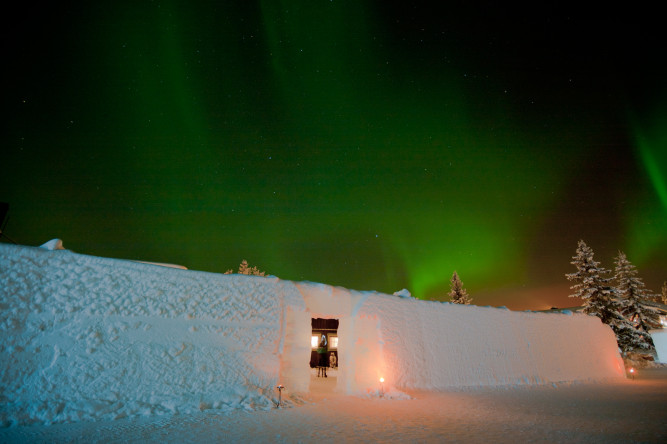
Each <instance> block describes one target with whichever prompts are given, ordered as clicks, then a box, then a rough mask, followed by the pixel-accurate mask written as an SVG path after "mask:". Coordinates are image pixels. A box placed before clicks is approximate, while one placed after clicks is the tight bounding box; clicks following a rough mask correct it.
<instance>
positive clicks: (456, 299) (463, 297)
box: [449, 271, 472, 305]
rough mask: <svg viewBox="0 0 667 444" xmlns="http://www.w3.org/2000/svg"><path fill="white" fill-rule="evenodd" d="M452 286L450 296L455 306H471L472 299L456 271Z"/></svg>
mask: <svg viewBox="0 0 667 444" xmlns="http://www.w3.org/2000/svg"><path fill="white" fill-rule="evenodd" d="M451 282H452V285H451V290H450V291H449V296H450V297H451V298H452V302H453V303H455V304H464V305H469V304H470V303H471V302H472V298H471V297H470V296H468V292H467V291H466V290H465V288H463V282H461V279H459V275H458V274H456V271H455V272H454V274H453V275H452V280H451Z"/></svg>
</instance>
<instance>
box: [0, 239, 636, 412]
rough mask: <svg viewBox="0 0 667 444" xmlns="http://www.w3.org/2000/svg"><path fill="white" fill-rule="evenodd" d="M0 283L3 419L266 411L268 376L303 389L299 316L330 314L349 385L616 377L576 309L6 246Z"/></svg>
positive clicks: (305, 370)
mask: <svg viewBox="0 0 667 444" xmlns="http://www.w3.org/2000/svg"><path fill="white" fill-rule="evenodd" d="M0 292H1V294H0V296H1V299H0V353H1V354H2V360H1V361H0V421H1V422H2V424H4V425H10V424H28V423H31V422H41V423H51V422H62V421H76V420H82V419H115V418H121V417H124V416H134V415H152V414H160V413H173V412H182V413H189V412H193V411H198V410H205V409H231V408H234V409H238V408H243V409H268V408H272V407H273V405H274V402H275V401H276V398H277V392H276V390H275V386H276V385H277V384H278V383H280V384H283V385H285V386H286V387H287V390H286V392H283V399H285V396H290V395H291V394H294V393H299V392H306V391H308V390H309V387H310V368H309V365H308V362H309V360H310V353H311V349H310V336H311V333H312V330H311V318H335V319H339V327H338V332H337V334H338V362H339V368H338V372H337V373H338V376H337V378H336V379H337V387H336V390H337V391H340V392H343V393H348V394H352V393H356V394H359V393H365V394H371V395H373V394H374V393H379V392H383V393H385V394H392V396H390V397H399V398H400V396H394V394H396V393H398V394H400V393H399V392H397V391H396V390H397V389H398V390H400V389H412V388H414V389H444V388H448V387H458V386H476V385H477V386H479V385H506V384H540V383H550V382H561V381H580V380H602V379H609V378H623V377H624V370H623V363H622V360H621V358H620V355H619V353H618V348H617V346H616V341H615V339H614V335H613V333H612V331H611V329H610V328H608V327H607V326H604V325H602V324H601V323H600V321H599V320H598V318H595V317H590V316H586V315H580V314H546V313H530V312H512V311H509V310H507V309H495V308H490V307H476V306H461V305H454V304H447V303H444V304H443V303H438V302H425V301H419V300H416V299H413V298H411V297H408V293H407V292H405V291H403V292H399V293H398V294H397V295H394V296H391V295H386V294H381V293H376V292H358V291H354V290H348V289H345V288H340V287H332V286H329V285H324V284H316V283H309V282H300V283H295V282H290V281H283V280H280V279H278V278H275V277H270V278H264V277H257V276H245V275H223V274H216V273H204V272H197V271H189V270H181V269H175V268H167V267H164V266H157V265H151V264H147V263H138V262H133V261H123V260H116V259H107V258H100V257H93V256H86V255H81V254H76V253H73V252H71V251H67V250H59V249H54V250H49V249H44V248H31V247H20V246H13V245H2V244H0ZM380 378H384V380H385V382H384V383H383V384H380V382H379V380H380Z"/></svg>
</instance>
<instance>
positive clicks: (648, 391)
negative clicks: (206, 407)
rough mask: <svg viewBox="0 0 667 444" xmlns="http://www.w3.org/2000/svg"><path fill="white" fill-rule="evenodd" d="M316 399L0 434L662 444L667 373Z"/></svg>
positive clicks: (5, 437) (72, 438)
mask: <svg viewBox="0 0 667 444" xmlns="http://www.w3.org/2000/svg"><path fill="white" fill-rule="evenodd" d="M410 395H411V396H412V399H405V400H387V399H379V398H359V397H354V396H344V395H336V394H333V393H323V392H319V393H313V395H312V398H311V399H310V400H309V402H307V403H305V404H303V405H301V406H296V407H292V408H284V409H273V410H271V411H258V412H242V411H236V412H230V413H214V412H212V411H206V412H201V413H195V414H188V415H170V416H163V417H157V418H156V417H152V418H135V419H129V418H128V419H122V420H117V421H103V422H86V423H75V424H55V425H51V426H44V425H34V426H25V427H13V428H8V429H0V442H12V443H40V442H50V443H53V442H87V443H95V442H100V443H101V442H104V443H113V442H119V443H120V442H122V443H131V442H136V443H160V444H166V443H180V442H195V443H196V442H266V443H268V442H271V443H283V442H284V443H291V442H322V443H329V442H331V443H333V442H337V443H338V442H465V443H470V442H493V443H503V442H507V443H516V442H549V443H558V442H561V443H605V444H607V443H629V442H642V443H664V442H667V427H666V425H667V369H666V368H662V369H650V370H640V371H639V372H638V374H637V376H636V379H634V380H633V379H628V380H623V381H618V382H609V383H604V384H579V383H573V384H563V385H558V386H556V387H554V386H517V387H507V388H490V387H478V388H474V389H460V390H451V391H446V392H426V391H415V392H410Z"/></svg>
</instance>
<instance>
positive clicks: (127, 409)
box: [0, 245, 303, 424]
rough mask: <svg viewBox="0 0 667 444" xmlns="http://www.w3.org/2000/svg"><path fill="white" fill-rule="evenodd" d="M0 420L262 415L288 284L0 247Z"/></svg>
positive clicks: (275, 365) (296, 300) (290, 296)
mask: <svg viewBox="0 0 667 444" xmlns="http://www.w3.org/2000/svg"><path fill="white" fill-rule="evenodd" d="M0 270H1V271H0V288H1V289H2V292H3V294H2V299H1V300H2V302H1V304H2V305H1V307H0V308H1V312H0V335H1V338H2V344H1V345H0V353H2V362H1V363H0V375H1V376H2V380H1V382H0V384H1V385H0V419H1V420H2V423H3V424H13V423H30V422H34V421H36V422H46V423H48V422H60V421H72V420H81V419H91V418H104V419H110V418H121V417H123V416H126V415H137V414H140V415H147V414H160V413H173V412H181V413H183V412H192V411H199V410H205V409H211V408H214V409H225V408H239V407H240V408H248V409H257V408H271V407H272V405H273V401H272V398H273V397H274V393H273V390H272V387H273V386H274V385H275V383H276V381H277V378H278V370H279V360H278V359H277V353H278V347H279V346H280V342H279V338H280V334H281V328H283V322H284V320H283V317H282V314H283V313H284V312H285V310H283V306H284V305H285V304H290V303H291V304H296V305H299V304H301V305H303V302H302V300H301V299H300V296H299V294H298V292H296V290H295V289H294V285H293V284H292V283H290V282H285V281H279V280H278V279H275V278H272V279H267V278H259V277H252V276H239V275H223V274H213V273H202V272H196V271H185V270H176V269H172V268H165V267H160V266H155V265H148V264H142V263H136V262H131V261H122V260H114V259H106V258H97V257H92V256H84V255H79V254H75V253H72V252H70V251H47V250H44V249H39V248H30V247H14V246H5V245H2V246H0Z"/></svg>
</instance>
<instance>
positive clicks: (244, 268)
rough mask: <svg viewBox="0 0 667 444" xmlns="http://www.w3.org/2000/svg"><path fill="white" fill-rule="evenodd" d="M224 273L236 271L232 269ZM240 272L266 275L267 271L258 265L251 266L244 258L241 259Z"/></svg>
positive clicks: (251, 274)
mask: <svg viewBox="0 0 667 444" xmlns="http://www.w3.org/2000/svg"><path fill="white" fill-rule="evenodd" d="M224 274H234V272H233V271H232V270H231V269H230V270H227V271H225V273H224ZM238 274H245V275H250V276H266V273H265V272H263V271H260V270H259V268H257V267H251V266H250V265H248V261H247V260H245V259H243V260H242V261H241V264H240V265H239V271H238Z"/></svg>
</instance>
